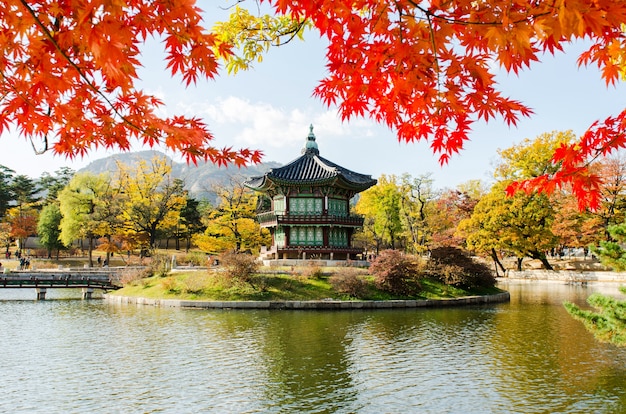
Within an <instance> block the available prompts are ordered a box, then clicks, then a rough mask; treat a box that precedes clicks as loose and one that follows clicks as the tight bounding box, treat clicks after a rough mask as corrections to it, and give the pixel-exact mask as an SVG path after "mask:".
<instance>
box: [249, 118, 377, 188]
mask: <svg viewBox="0 0 626 414" xmlns="http://www.w3.org/2000/svg"><path fill="white" fill-rule="evenodd" d="M319 153H320V152H319V149H318V147H317V142H315V134H313V125H311V126H310V132H309V135H308V136H307V139H306V142H305V145H304V148H303V149H302V155H301V156H300V157H299V158H297V159H295V160H293V161H291V162H290V163H288V164H287V165H285V166H283V167H279V168H273V169H271V170H269V171H268V172H267V173H265V175H263V176H260V177H252V178H250V179H248V180H247V181H246V182H244V185H245V186H247V187H249V188H252V189H254V190H258V191H268V190H271V189H272V188H274V187H276V186H299V185H316V186H324V185H328V186H335V187H342V188H346V189H349V190H352V191H354V192H357V193H358V192H361V191H364V190H366V189H368V188H369V187H371V186H373V185H375V184H376V180H375V179H373V178H372V176H371V175H365V174H359V173H356V172H354V171H350V170H348V169H347V168H343V167H341V166H340V165H337V164H335V163H334V162H331V161H329V160H327V159H325V158H323V157H320V155H319Z"/></svg>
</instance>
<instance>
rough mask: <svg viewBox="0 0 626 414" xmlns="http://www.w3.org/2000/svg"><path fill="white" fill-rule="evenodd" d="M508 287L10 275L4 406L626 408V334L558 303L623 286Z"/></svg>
mask: <svg viewBox="0 0 626 414" xmlns="http://www.w3.org/2000/svg"><path fill="white" fill-rule="evenodd" d="M501 287H503V288H505V289H507V290H509V291H510V292H511V302H510V303H505V304H495V305H489V306H475V307H465V308H453V309H450V308H444V309H399V310H393V309H386V310H378V311H364V310H351V311H285V310H271V311H269V310H184V309H175V308H174V309H172V308H153V307H136V306H125V305H113V304H108V303H105V302H103V301H101V300H91V301H81V300H77V299H74V298H75V297H78V296H79V295H80V293H79V292H71V291H53V292H50V293H49V294H48V298H50V300H46V301H39V302H37V301H34V300H32V299H33V298H34V290H15V291H9V290H5V291H0V312H1V314H2V317H1V318H0V332H2V335H0V350H2V352H0V367H2V368H0V369H1V372H0V384H1V386H2V391H3V396H2V398H0V412H12V413H16V412H24V413H79V412H80V413H84V412H98V413H120V412H123V413H156V412H159V413H294V412H298V413H406V412H420V413H546V412H550V413H555V412H559V413H589V412H594V413H615V412H626V349H621V348H617V347H614V346H612V345H607V344H602V343H599V342H597V341H595V340H594V338H593V337H592V336H591V335H590V334H589V333H587V331H586V330H585V329H584V327H583V326H582V324H581V323H580V322H577V321H575V320H573V319H572V318H571V317H570V316H569V315H568V314H567V313H566V312H565V310H564V308H563V306H562V302H563V301H564V300H570V301H573V302H576V303H579V304H583V303H584V302H585V299H586V298H587V297H588V296H589V295H590V294H591V293H592V292H594V291H599V290H600V291H603V293H610V294H616V295H617V286H616V285H589V286H572V285H566V284H563V283H542V282H533V283H528V282H525V283H524V282H520V283H506V284H503V285H502V286H501ZM55 295H56V299H55Z"/></svg>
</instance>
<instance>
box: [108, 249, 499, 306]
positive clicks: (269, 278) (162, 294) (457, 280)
mask: <svg viewBox="0 0 626 414" xmlns="http://www.w3.org/2000/svg"><path fill="white" fill-rule="evenodd" d="M384 259H387V263H385V260H384ZM377 263H378V266H372V267H370V268H357V267H350V266H345V267H321V266H318V265H315V264H313V263H311V264H309V265H306V266H297V267H288V266H283V267H263V266H258V263H255V262H254V259H253V258H251V257H246V256H245V255H235V256H232V257H223V261H222V263H221V264H220V266H217V267H212V268H209V269H206V268H204V269H194V268H189V269H180V268H179V269H176V270H175V271H167V270H163V271H154V269H153V270H152V272H151V273H145V272H143V273H138V274H137V273H136V274H129V275H126V276H125V277H123V279H124V280H123V283H124V287H123V288H122V289H120V290H117V291H116V292H115V293H114V294H115V295H121V296H134V297H144V298H151V299H180V300H206V301H246V300H249V301H307V300H310V301H314V300H328V299H332V300H352V301H354V300H369V301H372V300H373V301H380V300H399V299H404V300H407V299H408V300H423V299H452V298H459V297H465V296H483V295H493V294H497V293H501V292H502V290H500V289H498V288H496V287H495V286H494V284H495V280H494V279H493V277H492V276H491V275H490V274H487V273H486V272H484V269H482V268H481V270H483V272H482V273H480V274H479V277H476V276H475V275H474V276H475V277H473V278H472V277H471V276H472V275H468V272H472V271H474V274H477V273H476V272H475V270H476V269H471V268H468V267H466V266H464V267H459V268H450V267H445V268H444V267H441V266H439V267H437V272H433V269H432V267H431V268H426V267H423V266H422V267H421V268H420V265H419V263H417V262H416V261H414V260H413V259H412V258H410V257H409V256H405V255H402V256H400V255H398V256H397V257H396V256H393V257H388V258H383V260H379V261H378V262H377ZM381 263H382V265H381Z"/></svg>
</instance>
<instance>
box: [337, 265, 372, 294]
mask: <svg viewBox="0 0 626 414" xmlns="http://www.w3.org/2000/svg"><path fill="white" fill-rule="evenodd" d="M328 282H329V283H330V285H331V286H332V287H333V289H334V290H335V291H336V292H338V293H342V294H344V295H348V296H351V297H353V298H361V297H363V296H364V294H365V292H366V287H367V285H366V283H365V281H364V280H363V279H361V278H360V277H359V275H358V272H357V271H355V269H351V268H348V269H345V270H342V272H341V273H338V274H334V275H332V276H331V277H330V278H329V279H328Z"/></svg>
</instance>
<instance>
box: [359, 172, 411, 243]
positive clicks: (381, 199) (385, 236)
mask: <svg viewBox="0 0 626 414" xmlns="http://www.w3.org/2000/svg"><path fill="white" fill-rule="evenodd" d="M400 200H401V193H400V188H399V186H398V183H397V177H396V176H394V175H391V176H386V175H384V174H383V175H382V176H381V177H380V178H379V179H378V183H377V184H376V185H375V186H373V187H370V188H368V189H367V190H366V191H364V192H362V193H361V194H360V197H359V200H358V201H357V203H356V205H355V207H354V210H355V212H356V213H357V214H361V215H362V216H363V217H364V224H363V227H364V229H363V230H364V233H366V234H370V235H371V236H372V237H373V238H374V240H375V245H376V253H378V252H379V251H380V250H381V249H382V248H383V247H389V248H391V249H394V248H395V247H396V246H397V245H398V244H401V243H400V237H401V235H402V219H401V204H400Z"/></svg>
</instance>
